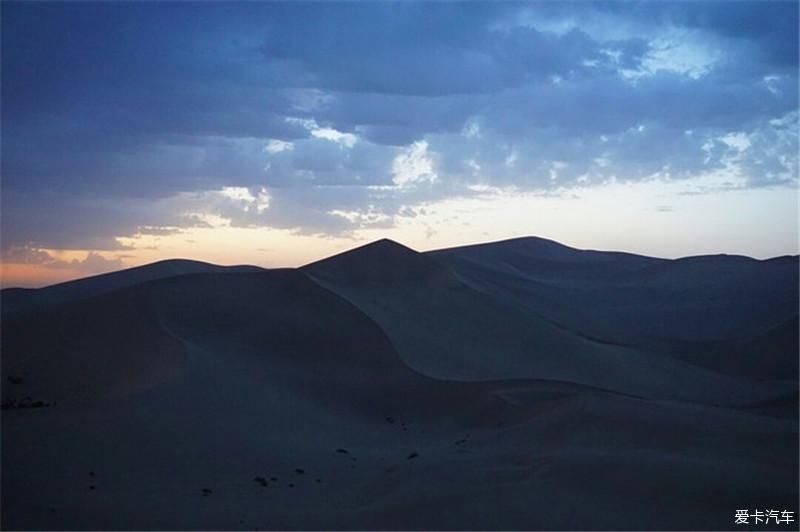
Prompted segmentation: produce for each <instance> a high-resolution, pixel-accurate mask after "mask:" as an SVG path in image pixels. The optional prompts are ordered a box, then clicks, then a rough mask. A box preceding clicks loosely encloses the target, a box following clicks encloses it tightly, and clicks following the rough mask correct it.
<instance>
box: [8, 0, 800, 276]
mask: <svg viewBox="0 0 800 532" xmlns="http://www.w3.org/2000/svg"><path fill="white" fill-rule="evenodd" d="M797 21H798V4H797V3H795V2H785V3H784V2H774V1H770V2H761V3H747V2H714V3H700V2H681V3H653V2H649V3H645V2H642V3H621V2H615V3H588V2H580V3H563V2H562V3H522V4H517V3H491V4H488V3H487V4H482V3H474V2H471V3H405V2H404V3H361V2H351V3H322V4H316V3H307V2H303V3H280V2H268V3H241V4H234V3H202V4H193V3H149V2H146V3H136V4H134V3H130V4H128V3H72V2H69V3H60V4H49V3H39V2H37V3H7V2H4V3H3V5H2V263H3V277H2V283H3V284H4V285H5V286H9V285H24V286H35V285H42V284H48V283H51V282H55V281H58V280H62V279H67V278H73V277H78V276H83V275H88V274H90V273H96V272H101V271H106V270H109V269H116V268H120V267H123V266H132V265H137V264H141V263H145V262H150V261H153V260H158V259H162V258H170V257H189V258H196V259H201V260H208V261H212V262H217V263H222V264H232V263H252V264H260V265H264V266H292V265H299V264H303V263H305V262H308V261H310V260H313V259H316V258H320V257H323V256H325V255H328V254H331V253H334V252H336V251H339V250H342V249H345V248H349V247H353V246H354V245H357V244H359V243H361V242H366V241H368V240H372V239H375V238H380V237H389V238H393V239H396V240H399V241H401V242H403V243H405V244H407V245H410V246H412V247H414V248H416V249H420V250H425V249H432V248H437V247H445V246H451V245H457V244H462V243H472V242H479V241H487V240H496V239H501V238H508V237H513V236H520V235H539V236H544V237H548V238H553V239H556V240H559V241H561V242H564V243H566V244H569V245H573V246H576V247H583V248H596V249H621V250H627V251H633V252H639V253H645V254H650V255H657V256H665V257H677V256H685V255H691V254H699V253H719V252H727V253H742V254H747V255H751V256H755V257H761V258H763V257H769V256H775V255H781V254H789V253H791V254H794V253H797V252H798V232H797V216H798V212H797V201H798V197H797V186H798V92H797V83H798V79H797V76H798V45H797V43H798V23H797Z"/></svg>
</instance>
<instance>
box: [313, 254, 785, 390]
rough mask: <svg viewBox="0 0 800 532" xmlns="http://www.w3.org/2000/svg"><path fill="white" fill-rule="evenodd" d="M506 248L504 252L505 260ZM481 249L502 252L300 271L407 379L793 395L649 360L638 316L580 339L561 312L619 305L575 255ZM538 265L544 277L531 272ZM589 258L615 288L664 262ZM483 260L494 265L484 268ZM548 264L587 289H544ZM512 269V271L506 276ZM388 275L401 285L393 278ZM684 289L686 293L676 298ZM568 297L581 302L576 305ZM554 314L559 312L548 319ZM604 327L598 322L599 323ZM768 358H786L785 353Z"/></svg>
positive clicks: (550, 272) (355, 260)
mask: <svg viewBox="0 0 800 532" xmlns="http://www.w3.org/2000/svg"><path fill="white" fill-rule="evenodd" d="M506 244H507V245H508V247H509V248H510V249H505V245H506ZM488 247H495V248H499V251H498V252H497V253H489V252H487V251H486V250H483V249H476V248H481V246H477V247H470V248H466V250H467V252H468V256H469V255H471V254H472V253H475V252H480V254H481V256H482V259H481V260H482V261H484V263H485V264H486V266H485V268H484V269H475V268H463V267H460V266H461V263H460V262H459V260H453V258H452V257H451V256H450V254H451V253H452V254H457V252H459V251H461V249H462V248H456V249H455V250H453V251H452V252H447V253H445V252H435V253H428V254H420V253H417V252H415V251H413V250H410V249H408V248H405V247H403V246H400V245H398V244H393V243H390V242H386V241H381V242H380V243H376V244H372V245H369V246H366V247H361V248H358V249H356V250H353V251H350V252H348V253H345V254H342V255H338V256H336V257H332V258H330V259H326V260H324V261H320V262H317V263H314V264H311V265H309V266H306V267H305V270H306V271H308V272H309V273H310V274H311V275H312V276H313V277H314V278H315V279H317V280H318V281H319V282H321V283H322V284H324V285H325V286H327V287H328V288H329V289H331V290H332V291H334V292H336V293H338V294H339V295H341V296H342V297H344V298H346V299H348V300H350V301H352V302H353V303H354V304H356V305H357V306H358V307H359V308H360V309H362V310H363V311H364V312H365V313H367V314H368V315H369V316H370V317H372V318H373V319H374V320H375V321H376V322H377V323H378V324H379V325H380V326H381V327H382V328H383V329H384V331H386V333H387V334H388V336H389V338H390V339H391V340H392V343H393V344H394V345H395V347H396V348H397V349H398V351H399V353H400V356H402V357H403V359H404V360H405V361H406V362H407V363H408V364H409V365H410V366H411V367H413V368H415V369H417V370H418V371H420V372H421V373H424V374H426V375H430V376H433V377H437V378H443V379H457V380H465V381H476V380H486V379H507V378H538V379H553V380H560V381H570V382H575V383H579V384H584V385H588V386H594V387H598V388H603V389H609V390H614V391H617V392H622V393H628V394H633V395H639V396H645V397H652V398H663V399H679V400H690V401H698V402H703V403H707V404H730V405H736V404H746V403H748V402H753V401H761V400H766V399H768V398H771V397H775V396H776V395H779V396H780V395H783V394H785V393H786V391H787V390H791V389H793V386H794V383H793V382H792V380H791V378H790V379H789V381H788V382H784V383H773V382H769V383H763V384H753V383H751V382H750V381H749V380H747V379H741V378H737V376H735V375H731V374H724V373H720V372H714V371H709V370H707V369H706V367H704V366H703V365H702V364H699V365H695V364H692V363H691V362H692V357H689V356H685V357H682V358H681V357H677V356H675V357H669V356H652V355H651V354H650V351H649V349H650V348H651V347H652V346H651V344H654V343H655V342H653V341H651V342H647V341H644V340H646V339H647V338H645V339H644V340H641V339H639V338H637V335H636V332H637V330H638V329H637V323H638V322H639V321H647V320H648V319H650V317H649V316H648V315H647V314H646V313H644V312H642V313H641V314H643V315H640V314H634V313H633V312H631V315H628V316H626V321H624V324H625V325H626V326H628V327H630V329H631V332H630V333H629V336H628V337H625V336H623V335H620V334H618V333H617V330H619V331H622V330H623V329H622V326H621V325H620V324H618V325H617V327H616V328H613V327H607V328H605V329H601V330H595V328H589V329H588V330H587V329H586V323H587V321H588V322H590V323H591V321H590V320H589V319H587V320H586V321H579V322H577V323H574V320H575V318H573V317H572V316H568V317H562V315H561V313H564V314H566V312H567V310H568V309H571V310H572V312H578V313H580V312H583V313H590V312H592V311H591V310H590V309H591V305H592V303H591V301H590V297H589V295H597V294H595V292H597V291H604V293H605V295H607V296H608V297H617V298H620V297H626V296H620V295H615V294H614V286H615V285H614V284H613V283H612V284H611V286H610V287H607V286H606V284H607V283H604V282H602V281H596V282H594V283H593V284H589V281H588V279H589V277H588V275H589V273H588V272H589V271H590V270H591V268H592V267H593V266H589V265H587V264H584V262H583V261H582V253H583V252H579V251H577V250H572V249H571V248H567V247H565V246H561V245H560V244H556V243H554V242H550V241H547V240H540V239H523V240H513V241H509V242H501V243H498V244H491V245H489V246H488ZM490 251H491V250H490ZM379 254H380V255H384V256H387V257H389V256H391V261H387V262H385V263H383V264H384V265H385V266H383V267H385V268H387V272H386V273H385V275H387V276H389V275H391V276H392V279H393V282H391V283H389V282H384V283H376V282H374V281H373V277H375V276H376V275H380V274H379V273H375V272H374V271H372V270H375V269H378V270H380V269H381V268H382V266H380V265H375V266H373V267H372V268H371V269H370V274H369V275H370V277H362V276H361V275H360V273H361V269H360V265H361V264H363V263H365V262H370V261H362V259H361V256H362V255H365V256H366V255H368V256H369V257H375V256H378V255H379ZM539 254H541V256H542V257H543V258H542V261H544V262H545V264H544V265H542V264H539V263H538V262H537V261H536V257H537V256H539ZM587 254H588V256H587V258H586V261H585V262H586V263H588V264H592V265H593V264H602V265H603V267H604V268H605V271H606V275H607V276H611V273H613V274H614V275H613V277H615V278H617V279H621V278H625V279H630V278H631V277H632V276H633V275H634V274H632V273H631V272H632V271H634V272H635V271H637V270H636V269H634V268H633V266H632V264H637V265H638V266H637V268H648V267H651V266H652V265H653V264H654V263H660V262H662V261H660V260H658V259H649V258H646V257H637V256H635V255H629V254H621V253H602V252H587ZM457 257H458V256H457ZM492 257H494V258H495V261H496V262H489V261H490V259H492ZM517 259H518V260H517ZM554 261H565V262H567V263H568V264H570V265H577V266H576V270H570V269H569V268H567V271H566V272H565V273H564V274H563V277H564V278H566V279H570V278H575V277H583V278H585V279H586V281H584V283H583V284H584V285H589V288H582V287H581V286H580V285H579V286H577V287H575V288H572V286H573V285H572V284H571V283H569V282H567V281H565V279H558V280H556V281H554V282H553V283H544V282H542V281H541V280H538V279H539V277H537V275H539V274H537V273H536V272H542V271H544V272H546V276H548V277H550V278H553V276H554V275H555V274H556V272H557V269H558V268H557V266H558V264H560V262H554ZM617 262H620V263H622V265H621V266H619V268H617V267H616V266H614V264H616V263H617ZM512 263H513V267H512V266H509V264H512ZM423 266H424V267H423ZM506 267H507V268H506ZM395 271H402V272H404V275H403V276H402V277H400V276H396V275H394V273H393V272H395ZM576 271H577V272H578V273H576ZM431 272H437V273H436V274H435V275H434V274H432V273H431ZM531 272H533V273H531ZM415 273H418V275H415ZM534 279H537V280H534ZM627 282H630V281H627ZM688 282H689V281H687V283H688ZM598 286H599V288H597V287H598ZM636 289H637V290H638V286H637V287H636ZM691 289H692V286H691V285H689V286H687V287H686V288H685V291H687V292H688V291H690V290H691ZM575 292H577V293H578V294H579V295H580V296H581V297H585V298H586V299H585V300H581V301H577V302H576V301H575V300H574V299H575V298H576V297H575V296H574V295H573V294H574V293H575ZM584 292H587V294H584ZM540 296H541V297H540ZM627 297H628V298H629V299H631V300H633V302H634V303H636V304H637V305H638V307H640V308H642V307H646V306H647V303H646V302H647V301H651V302H652V304H653V305H659V304H660V305H662V306H664V307H665V308H666V311H665V312H667V313H669V314H671V315H675V316H677V315H679V314H680V313H681V312H682V306H681V305H682V302H683V300H682V299H678V300H677V301H674V302H673V304H672V306H669V303H670V301H665V302H661V303H659V302H655V301H653V297H655V296H653V295H652V294H650V295H649V296H648V294H639V293H635V294H632V295H628V296H627ZM789 299H790V298H789ZM795 299H796V297H795ZM695 302H697V300H695ZM713 304H717V303H716V302H714V303H713ZM676 306H677V307H678V308H675V307H676ZM554 307H560V308H559V309H558V310H553V309H554ZM595 307H599V308H600V311H601V312H602V311H604V310H605V309H606V308H608V309H613V308H615V307H614V306H613V305H609V304H607V303H605V302H598V303H597V304H596V305H595ZM653 319H655V318H653ZM637 320H638V321H637ZM651 321H652V320H651ZM604 323H605V320H604V321H601V322H599V324H600V325H602V324H604ZM596 326H597V324H595V327H596ZM687 326H688V325H687ZM608 331H610V334H607V333H608ZM669 340H670V341H672V340H673V339H672V338H670V339H669ZM678 340H680V338H678ZM661 343H662V344H663V343H664V342H663V341H662V342H661ZM674 344H675V343H674V342H667V346H668V347H673V348H677V347H676V346H675V345H674ZM678 345H679V346H680V349H681V352H683V350H686V349H687V348H686V343H685V342H680V343H679V344H678ZM453 346H459V348H458V349H453ZM693 347H694V346H693ZM715 347H716V346H715ZM695 351H696V349H695ZM777 356H783V357H784V358H785V353H784V354H778V355H777ZM705 366H708V364H706V365H705ZM775 378H780V376H775ZM676 383H679V384H677V385H676Z"/></svg>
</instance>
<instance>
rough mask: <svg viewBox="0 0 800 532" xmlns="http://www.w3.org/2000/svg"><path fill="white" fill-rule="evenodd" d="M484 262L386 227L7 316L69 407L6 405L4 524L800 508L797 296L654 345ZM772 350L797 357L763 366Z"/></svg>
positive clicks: (475, 525)
mask: <svg viewBox="0 0 800 532" xmlns="http://www.w3.org/2000/svg"><path fill="white" fill-rule="evenodd" d="M537 245H538V244H537ZM544 248H545V249H547V250H548V251H547V253H548V254H549V255H550V256H551V257H555V258H559V260H562V259H563V256H562V255H563V253H566V254H567V256H570V257H571V256H572V253H573V252H572V251H570V250H569V248H566V251H565V250H564V249H561V247H559V245H555V246H550V245H544ZM537 253H538V252H537ZM598 253H599V252H598ZM489 258H491V257H489ZM529 258H530V257H529ZM526 260H527V259H526ZM531 260H533V259H531ZM570 260H572V259H570ZM614 260H616V259H614ZM621 260H623V261H625V262H626V265H625V266H624V269H626V270H627V271H628V272H629V274H630V275H633V273H631V272H638V271H640V268H645V269H647V268H653V267H660V266H661V262H659V261H658V260H656V259H647V258H638V257H635V256H624V257H623V258H622V259H621ZM486 261H487V262H486V263H485V264H481V265H478V266H479V267H477V266H475V265H474V264H472V263H469V264H467V263H465V262H464V261H463V260H461V259H454V258H452V257H445V256H443V254H442V253H434V254H419V253H416V252H414V251H413V250H410V249H408V248H405V247H402V246H399V245H396V244H393V243H392V242H388V241H382V242H379V243H378V244H377V245H374V246H368V247H366V248H363V249H360V250H355V251H353V252H350V253H348V254H343V255H340V256H337V257H334V258H332V259H330V260H329V261H323V262H320V263H317V264H314V265H310V266H309V267H307V268H304V269H298V270H270V271H258V272H238V273H236V272H232V273H231V272H229V273H213V272H210V273H197V274H192V275H178V276H169V277H163V278H160V279H154V280H149V281H145V282H139V283H135V284H129V285H127V286H125V287H120V288H118V289H115V290H109V291H106V292H104V293H102V294H98V295H95V296H92V297H87V298H79V299H76V300H71V301H64V302H61V303H60V304H58V305H54V306H42V307H31V308H29V310H27V311H25V312H20V313H13V314H9V315H6V316H4V319H3V336H2V354H3V356H2V374H3V389H2V392H3V398H4V400H9V401H10V400H13V401H15V404H17V405H18V404H19V403H18V402H17V401H19V400H20V399H24V397H26V396H30V397H32V398H35V399H38V398H41V399H42V400H43V401H44V402H48V403H50V402H55V405H51V406H42V407H39V408H9V409H4V410H3V416H2V437H3V442H2V443H3V446H2V472H3V475H2V508H1V509H2V512H1V513H0V519H2V523H0V524H2V527H3V529H39V530H48V529H58V530H131V529H134V530H172V529H176V530H253V529H261V530H263V529H277V530H287V529H289V530H295V529H348V530H352V529H364V530H373V529H385V530H392V529H395V530H397V529H419V530H430V529H450V530H504V529H517V530H518V529H547V530H552V529H563V530H570V529H598V530H602V529H625V530H643V529H682V530H698V529H716V530H728V529H731V528H734V526H735V525H734V524H733V517H734V514H735V510H736V509H738V508H751V509H754V508H765V509H769V508H779V509H790V510H794V511H797V498H798V490H797V485H798V459H797V445H798V423H797V418H796V415H791V414H792V413H795V414H796V412H797V380H796V377H792V376H790V375H785V374H784V372H785V371H787V370H788V369H791V367H792V366H791V364H790V363H789V362H790V359H788V358H786V357H785V356H784V354H785V352H787V351H788V350H791V349H796V337H795V338H794V339H793V337H792V334H791V333H792V328H793V327H796V320H797V317H796V313H795V314H792V315H789V316H786V318H785V319H784V320H783V321H780V322H779V323H776V324H775V326H774V327H772V328H767V329H766V330H763V331H760V328H758V329H759V331H760V332H758V333H757V334H749V333H748V335H747V336H746V337H744V338H741V337H724V338H722V339H721V340H714V341H713V342H711V343H710V344H709V343H707V342H708V340H702V341H701V340H687V339H686V338H677V339H676V338H670V337H667V338H666V340H664V339H661V343H658V342H654V343H653V345H656V346H660V347H659V348H658V349H656V350H653V349H651V348H650V347H649V345H650V344H648V343H647V342H648V341H651V340H650V339H649V337H648V336H647V335H646V334H642V335H641V336H637V335H632V336H631V338H630V339H629V344H624V343H619V342H617V343H614V342H611V341H609V340H607V339H603V338H593V337H592V336H591V335H589V334H588V333H587V331H586V330H584V329H582V328H580V327H576V328H572V325H573V322H560V321H558V320H557V319H556V318H557V316H554V315H551V314H547V313H546V312H544V311H543V310H542V308H544V309H545V310H547V308H549V307H547V306H545V305H543V304H542V305H543V306H542V308H539V307H538V306H537V305H540V303H538V302H537V301H538V299H537V298H538V297H539V296H540V294H541V293H540V292H537V290H539V288H538V287H539V286H540V285H544V284H546V283H544V282H543V278H544V277H545V276H544V274H536V275H538V277H536V279H533V277H535V276H534V274H532V273H530V272H531V271H534V270H536V269H537V268H539V269H540V271H544V270H546V269H547V268H548V266H546V265H541V264H538V265H537V264H532V263H527V264H528V266H525V265H524V264H523V263H516V264H515V265H514V266H513V267H507V266H504V265H502V264H500V263H499V262H497V263H494V265H492V264H491V261H489V259H486ZM591 261H597V262H598V263H602V264H605V265H606V266H605V267H607V271H606V273H605V274H602V275H600V277H603V275H607V276H609V278H614V276H617V275H622V273H620V271H618V270H616V269H615V268H616V266H613V265H611V264H610V263H608V261H607V257H605V256H604V255H603V254H602V253H601V254H600V255H598V256H597V257H595V258H591ZM533 262H536V261H535V260H534V261H533ZM465 264H467V265H465ZM526 268H527V271H528V273H524V271H525V270H526ZM576 268H577V269H578V270H580V268H583V266H582V265H579V266H578V267H576ZM487 271H490V273H491V275H490V273H487ZM598 271H599V270H598ZM557 274H558V268H555V269H553V270H552V271H550V272H549V273H548V274H547V275H548V276H550V277H551V278H554V277H556V276H557ZM575 275H579V274H577V273H576V274H575ZM580 275H584V273H581V274H580ZM585 275H587V276H588V273H585ZM659 275H661V274H659ZM526 276H527V277H526ZM511 278H517V279H522V281H524V283H529V287H531V286H532V287H533V288H530V289H529V290H527V291H519V292H517V291H516V290H513V289H512V288H510V287H511V286H512V285H510V284H508V283H509V282H510V281H509V280H508V279H511ZM504 279H505V280H504ZM551 280H552V279H551ZM585 281H586V282H589V281H590V278H589V277H587V279H585ZM559 282H560V281H559ZM770 282H771V281H770ZM504 283H506V284H504ZM533 283H539V284H533ZM567 284H568V283H567ZM766 284H769V282H766ZM504 290H505V291H504ZM512 292H514V293H516V294H517V297H511V296H510V295H509V294H511V293H512ZM542 297H543V296H542ZM572 301H573V300H572V299H570V298H569V297H567V298H566V300H565V301H564V302H562V305H563V308H568V307H569V305H570V304H572ZM731 312H733V311H731ZM598 323H599V322H598ZM599 333H601V336H602V335H603V334H609V335H611V334H616V333H613V332H608V330H606V329H600V330H599ZM687 346H688V347H687ZM692 346H694V347H692ZM698 346H700V347H709V346H712V347H714V348H715V349H717V350H716V351H713V352H710V354H709V355H708V358H707V359H706V360H705V361H704V362H706V364H705V365H700V364H695V363H693V361H692V360H691V357H692V356H694V355H695V354H696V352H694V351H691V349H694V348H698V349H699V347H698ZM681 350H684V351H681ZM754 350H764V351H769V352H771V353H774V354H775V356H776V358H775V360H776V363H775V365H773V366H771V367H770V368H768V369H765V370H763V371H762V373H761V374H759V376H757V377H754V376H753V375H752V372H754V371H755V370H756V368H758V367H759V363H758V361H755V362H754V361H753V358H754V357H753V356H752V352H753V351H754ZM698 352H699V351H698ZM768 528H773V529H774V528H778V529H780V527H775V526H772V527H765V529H768ZM784 528H785V527H784Z"/></svg>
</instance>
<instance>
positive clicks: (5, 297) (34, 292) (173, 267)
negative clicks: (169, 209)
mask: <svg viewBox="0 0 800 532" xmlns="http://www.w3.org/2000/svg"><path fill="white" fill-rule="evenodd" d="M254 271H263V268H260V267H258V266H246V265H243V266H217V265H216V264H209V263H207V262H200V261H196V260H186V259H172V260H163V261H159V262H154V263H152V264H146V265H144V266H137V267H135V268H128V269H126V270H120V271H115V272H110V273H104V274H101V275H95V276H92V277H86V278H83V279H77V280H75V281H67V282H65V283H59V284H55V285H51V286H48V287H45V288H39V289H32V288H7V289H4V290H2V292H0V303H2V311H3V313H12V312H18V311H21V310H29V309H34V308H41V307H46V306H50V305H57V304H59V303H64V302H68V301H77V300H80V299H86V298H90V297H93V296H99V295H101V294H105V293H108V292H112V291H114V290H118V289H120V288H125V287H128V286H133V285H137V284H140V283H144V282H147V281H152V280H155V279H163V278H166V277H174V276H176V275H186V274H190V273H222V272H227V273H243V272H254Z"/></svg>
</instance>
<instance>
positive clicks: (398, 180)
mask: <svg viewBox="0 0 800 532" xmlns="http://www.w3.org/2000/svg"><path fill="white" fill-rule="evenodd" d="M438 177H439V176H438V175H437V174H436V171H435V169H434V164H433V158H432V157H431V155H430V154H429V153H428V141H426V140H419V141H417V142H414V143H413V144H411V145H410V146H408V147H407V148H406V149H405V150H404V151H403V152H402V153H401V154H400V155H398V156H397V157H395V159H394V161H393V162H392V181H393V182H394V183H395V184H396V185H398V186H401V187H404V186H412V185H416V184H418V183H425V182H427V183H433V182H434V181H436V180H437V179H438Z"/></svg>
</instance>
